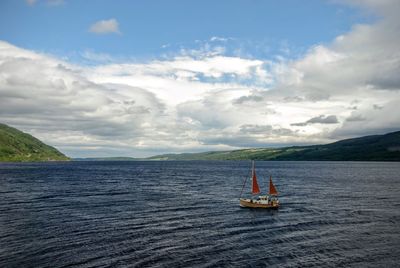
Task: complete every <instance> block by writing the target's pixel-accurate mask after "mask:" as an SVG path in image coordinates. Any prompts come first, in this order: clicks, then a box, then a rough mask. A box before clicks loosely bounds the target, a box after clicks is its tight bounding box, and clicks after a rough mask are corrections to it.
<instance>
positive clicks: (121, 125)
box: [0, 1, 400, 156]
mask: <svg viewBox="0 0 400 268" xmlns="http://www.w3.org/2000/svg"><path fill="white" fill-rule="evenodd" d="M352 4H354V5H357V6H362V8H365V9H368V10H370V12H378V13H377V14H379V17H377V19H376V21H374V22H373V23H370V24H358V25H354V26H353V27H352V29H351V30H350V31H349V32H348V33H346V34H343V35H341V36H338V37H337V38H335V39H334V40H333V41H332V42H331V43H328V44H324V45H321V44H318V45H315V46H313V47H310V48H309V50H308V51H307V52H306V53H305V55H304V56H302V57H298V58H296V59H290V58H287V59H286V58H282V57H278V58H274V59H272V60H271V59H269V60H266V59H258V58H253V57H245V56H243V54H241V55H242V56H234V55H227V54H226V49H225V48H224V47H223V46H220V43H221V42H224V43H226V42H225V41H223V40H218V38H216V39H214V40H207V41H210V43H212V42H213V43H216V45H212V44H207V45H204V46H203V47H201V48H200V49H199V50H193V49H182V50H179V51H178V52H176V53H175V54H173V55H167V56H163V57H160V58H158V59H152V60H148V61H142V62H139V61H132V60H125V61H122V60H120V59H119V60H116V59H114V58H112V57H111V56H109V55H107V54H103V53H95V52H93V51H90V50H87V51H85V52H83V54H82V56H83V57H84V58H85V60H86V61H89V62H92V64H87V65H76V64H71V63H68V62H65V61H63V60H61V59H58V58H55V57H52V56H49V55H45V54H41V53H37V52H34V51H30V50H25V49H21V48H18V47H16V46H13V45H12V44H9V43H6V42H0V74H1V75H0V120H1V121H2V122H5V123H8V124H11V125H12V126H15V127H18V128H21V129H23V130H25V131H28V132H30V133H32V134H34V135H35V136H37V137H39V138H41V139H43V140H44V141H45V142H48V143H50V144H52V145H56V146H58V148H60V149H62V150H64V151H65V152H66V153H67V154H69V155H71V156H95V155H103V156H107V155H114V156H115V155H130V156H145V155H152V154H154V153H164V152H186V151H206V150H228V149H237V148H242V147H248V146H255V147H263V146H278V145H290V144H310V143H314V144H315V143H326V142H331V141H334V140H337V139H341V138H348V137H355V136H361V135H366V134H376V133H384V132H387V131H391V130H398V127H396V126H399V125H400V117H399V116H398V107H399V105H400V81H399V76H398V74H399V73H400V70H399V68H400V67H399V66H400V53H399V49H398V47H399V46H400V30H399V29H400V19H399V17H398V15H397V14H398V13H400V8H399V4H398V1H395V2H394V1H354V2H353V1H352ZM115 22H116V21H115ZM117 26H118V25H117ZM117 26H116V27H115V28H114V30H111V31H110V30H109V28H108V30H106V31H107V32H115V31H117V32H119V30H118V27H117ZM106 28H107V27H106ZM111 28H112V27H111ZM396 128H397V129H396Z"/></svg>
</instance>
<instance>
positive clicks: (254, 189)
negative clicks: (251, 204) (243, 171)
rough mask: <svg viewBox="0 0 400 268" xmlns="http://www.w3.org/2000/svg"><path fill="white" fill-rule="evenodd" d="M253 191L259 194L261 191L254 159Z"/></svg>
mask: <svg viewBox="0 0 400 268" xmlns="http://www.w3.org/2000/svg"><path fill="white" fill-rule="evenodd" d="M251 192H252V193H253V194H259V193H260V187H258V183H257V176H256V170H255V169H254V161H253V169H252V186H251Z"/></svg>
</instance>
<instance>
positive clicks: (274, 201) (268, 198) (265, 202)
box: [239, 161, 279, 209]
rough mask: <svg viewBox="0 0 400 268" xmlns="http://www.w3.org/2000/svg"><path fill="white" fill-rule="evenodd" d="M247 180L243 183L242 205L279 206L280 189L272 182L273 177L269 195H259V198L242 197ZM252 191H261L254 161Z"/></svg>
mask: <svg viewBox="0 0 400 268" xmlns="http://www.w3.org/2000/svg"><path fill="white" fill-rule="evenodd" d="M246 181H247V178H246V180H245V181H244V183H243V187H242V192H241V193H240V198H239V200H240V206H241V207H246V208H269V209H273V208H275V209H276V208H279V200H278V191H277V190H276V187H275V185H274V184H273V183H272V177H271V176H270V177H269V192H268V194H267V195H259V196H258V197H257V198H241V197H242V193H243V189H244V187H245V185H246ZM251 193H252V194H253V195H258V194H260V193H261V191H260V187H259V186H258V183H257V176H256V170H255V167H254V161H253V162H252V169H251Z"/></svg>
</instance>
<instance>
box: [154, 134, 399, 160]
mask: <svg viewBox="0 0 400 268" xmlns="http://www.w3.org/2000/svg"><path fill="white" fill-rule="evenodd" d="M148 159H149V160H249V159H253V160H309V161H311V160H315V161H400V131H397V132H392V133H388V134H385V135H374V136H365V137H361V138H354V139H347V140H341V141H337V142H334V143H329V144H325V145H311V146H292V147H283V148H257V149H243V150H235V151H215V152H205V153H184V154H164V155H157V156H153V157H149V158H148Z"/></svg>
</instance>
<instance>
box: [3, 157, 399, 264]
mask: <svg viewBox="0 0 400 268" xmlns="http://www.w3.org/2000/svg"><path fill="white" fill-rule="evenodd" d="M249 167H250V162H229V161H227V162H224V161H223V162H70V163H25V164H5V163H3V164H0V267H193V266H195V267H266V266H268V267H273V266H276V267H312V266H315V267H396V266H397V267H398V265H399V263H400V163H356V162H258V163H257V174H258V177H259V183H260V186H261V187H262V188H264V189H265V188H266V185H267V177H268V176H269V175H270V174H271V175H272V176H273V178H274V183H275V184H276V186H277V188H278V191H280V194H281V197H280V200H281V203H282V207H281V208H280V209H279V210H278V211H268V210H250V209H243V208H240V207H239V203H238V196H239V193H240V189H241V187H242V183H243V180H244V178H245V177H246V176H247V175H249ZM249 188H250V185H248V187H247V189H246V190H249Z"/></svg>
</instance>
